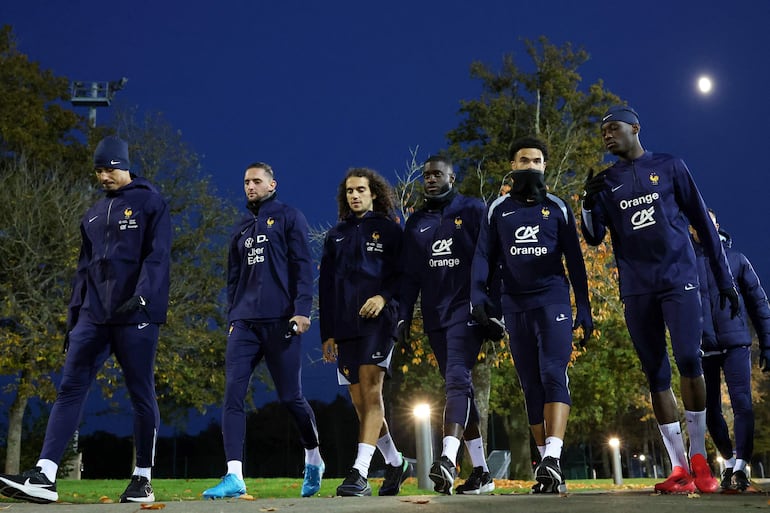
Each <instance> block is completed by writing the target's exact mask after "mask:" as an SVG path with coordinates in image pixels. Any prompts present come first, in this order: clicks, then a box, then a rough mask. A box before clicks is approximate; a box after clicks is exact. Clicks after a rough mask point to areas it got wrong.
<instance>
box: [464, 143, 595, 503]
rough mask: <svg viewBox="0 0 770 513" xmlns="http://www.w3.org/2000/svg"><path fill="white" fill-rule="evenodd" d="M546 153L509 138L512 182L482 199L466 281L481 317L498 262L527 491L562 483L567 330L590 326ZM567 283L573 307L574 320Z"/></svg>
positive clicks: (568, 216)
mask: <svg viewBox="0 0 770 513" xmlns="http://www.w3.org/2000/svg"><path fill="white" fill-rule="evenodd" d="M547 158H548V150H547V148H546V145H545V143H543V142H542V141H540V140H538V139H534V138H529V137H526V138H522V139H517V140H515V141H514V142H513V143H512V144H511V148H510V159H511V171H512V172H511V173H510V176H511V178H512V179H513V185H512V187H511V190H510V192H509V193H508V194H506V195H504V196H502V197H500V198H498V199H497V200H495V201H494V203H492V205H490V207H489V213H488V215H487V222H485V223H483V224H482V228H481V232H480V234H479V240H478V244H477V245H476V254H475V256H474V259H473V268H472V272H473V278H472V280H473V281H472V284H471V301H472V303H473V313H474V316H475V317H477V318H480V321H483V320H484V318H485V317H487V316H488V314H487V312H486V305H487V304H488V302H489V298H488V294H487V292H486V290H485V289H486V285H487V283H488V281H489V276H490V273H491V272H492V271H493V270H494V268H495V267H496V266H497V265H500V266H501V276H502V308H503V314H504V316H505V328H506V330H508V333H509V335H510V348H511V355H512V356H513V361H514V363H515V365H516V370H517V372H518V374H519V381H520V382H521V387H522V390H523V391H524V400H525V403H526V405H527V417H528V419H529V424H530V430H531V432H532V436H533V438H534V439H535V443H536V444H537V446H538V450H539V451H540V456H541V462H540V463H539V464H538V466H537V468H536V469H535V479H536V481H537V483H535V485H534V486H533V487H532V491H533V492H534V493H558V492H564V491H566V484H565V481H564V475H563V473H562V470H561V466H560V463H559V461H560V458H561V451H562V446H563V444H564V433H565V431H566V428H567V418H568V416H569V411H570V405H571V404H572V401H571V399H570V395H569V388H568V379H567V365H568V364H569V361H570V357H571V355H572V331H573V330H576V329H577V328H578V327H580V328H582V330H583V338H582V339H581V345H585V342H586V341H587V339H588V337H589V336H590V335H591V332H592V331H593V320H592V317H591V305H590V302H589V299H588V281H587V279H586V270H585V264H584V262H583V254H582V253H581V250H580V241H579V239H578V233H577V226H576V224H575V217H574V215H573V213H572V209H570V207H569V205H567V204H566V203H565V202H564V201H562V200H561V199H560V198H558V197H556V196H554V195H552V194H547V192H546V185H545V167H546V160H547ZM562 257H563V258H564V260H565V261H566V265H567V270H568V271H569V280H568V279H567V276H566V275H565V273H564V264H563V263H562ZM570 283H571V284H572V290H573V292H574V294H575V305H576V308H577V311H576V315H575V322H574V324H573V323H572V307H571V306H570Z"/></svg>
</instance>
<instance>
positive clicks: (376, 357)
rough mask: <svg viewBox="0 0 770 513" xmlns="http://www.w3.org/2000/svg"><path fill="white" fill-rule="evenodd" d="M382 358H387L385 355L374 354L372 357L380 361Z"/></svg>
mask: <svg viewBox="0 0 770 513" xmlns="http://www.w3.org/2000/svg"><path fill="white" fill-rule="evenodd" d="M380 358H385V355H384V354H379V353H374V354H373V355H372V360H379V359H380Z"/></svg>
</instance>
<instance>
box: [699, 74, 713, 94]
mask: <svg viewBox="0 0 770 513" xmlns="http://www.w3.org/2000/svg"><path fill="white" fill-rule="evenodd" d="M713 87H714V84H713V83H712V82H711V79H710V78H709V77H707V76H705V75H704V76H702V77H700V78H698V91H700V92H701V94H709V93H710V92H711V89H712V88H713Z"/></svg>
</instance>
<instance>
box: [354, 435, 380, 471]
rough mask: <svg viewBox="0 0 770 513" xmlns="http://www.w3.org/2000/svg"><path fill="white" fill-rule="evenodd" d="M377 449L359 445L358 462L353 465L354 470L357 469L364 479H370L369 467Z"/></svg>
mask: <svg viewBox="0 0 770 513" xmlns="http://www.w3.org/2000/svg"><path fill="white" fill-rule="evenodd" d="M376 449H377V448H376V447H375V446H373V445H369V444H361V443H360V444H358V455H357V456H356V462H355V463H353V468H354V469H357V470H358V473H359V474H361V477H363V478H364V479H366V478H368V477H369V465H370V464H371V463H372V456H374V451H375V450H376Z"/></svg>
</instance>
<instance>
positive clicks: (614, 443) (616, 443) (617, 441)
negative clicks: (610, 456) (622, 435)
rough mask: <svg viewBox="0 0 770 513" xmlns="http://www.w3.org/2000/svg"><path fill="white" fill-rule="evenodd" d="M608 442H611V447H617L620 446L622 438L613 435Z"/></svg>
mask: <svg viewBox="0 0 770 513" xmlns="http://www.w3.org/2000/svg"><path fill="white" fill-rule="evenodd" d="M608 442H609V444H610V447H612V448H613V449H614V448H617V447H620V439H618V438H617V437H614V436H613V437H612V438H610V439H609V440H608Z"/></svg>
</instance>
